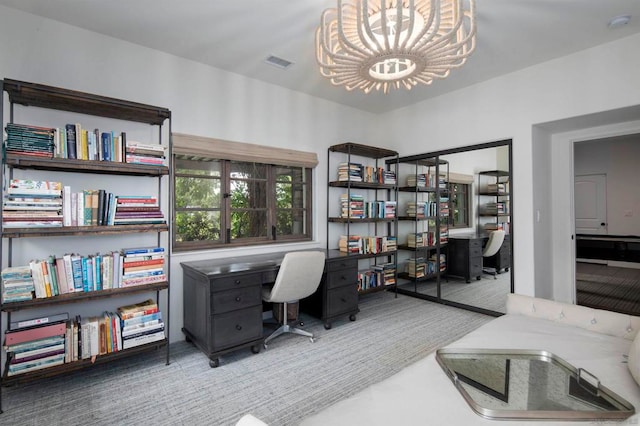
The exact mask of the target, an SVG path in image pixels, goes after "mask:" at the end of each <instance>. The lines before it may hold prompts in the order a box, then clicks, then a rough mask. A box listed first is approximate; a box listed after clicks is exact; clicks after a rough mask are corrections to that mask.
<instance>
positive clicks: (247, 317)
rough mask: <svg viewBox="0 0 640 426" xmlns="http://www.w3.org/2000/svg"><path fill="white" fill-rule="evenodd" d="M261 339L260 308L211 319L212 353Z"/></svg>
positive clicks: (229, 313) (242, 310)
mask: <svg viewBox="0 0 640 426" xmlns="http://www.w3.org/2000/svg"><path fill="white" fill-rule="evenodd" d="M260 337H262V306H254V307H252V308H248V309H241V310H238V311H233V312H228V313H226V314H222V315H213V316H212V317H211V341H210V342H209V343H210V348H211V349H212V351H218V350H221V349H225V348H229V347H232V346H235V345H240V344H243V343H245V342H249V341H251V340H255V339H259V338H260Z"/></svg>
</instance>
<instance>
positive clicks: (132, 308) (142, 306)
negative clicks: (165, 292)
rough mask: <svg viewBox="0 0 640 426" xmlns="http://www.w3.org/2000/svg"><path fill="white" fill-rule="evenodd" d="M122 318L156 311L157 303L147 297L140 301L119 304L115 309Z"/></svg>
mask: <svg viewBox="0 0 640 426" xmlns="http://www.w3.org/2000/svg"><path fill="white" fill-rule="evenodd" d="M117 311H118V314H119V315H120V318H121V319H123V320H126V319H129V318H133V317H139V316H143V315H147V314H153V313H156V312H158V304H157V303H156V302H154V300H153V299H147V300H145V301H143V302H140V303H135V304H132V305H125V306H121V307H119V308H118V309H117Z"/></svg>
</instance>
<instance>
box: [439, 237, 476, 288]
mask: <svg viewBox="0 0 640 426" xmlns="http://www.w3.org/2000/svg"><path fill="white" fill-rule="evenodd" d="M448 268H449V269H448V271H447V274H448V275H455V276H458V277H463V278H464V279H465V280H466V282H467V283H470V282H471V279H472V278H475V279H476V280H479V279H480V277H481V276H482V238H477V237H458V236H456V237H452V236H450V237H449V260H448Z"/></svg>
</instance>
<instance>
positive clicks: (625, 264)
mask: <svg viewBox="0 0 640 426" xmlns="http://www.w3.org/2000/svg"><path fill="white" fill-rule="evenodd" d="M607 265H608V266H615V267H617V268H631V269H640V263H637V262H621V261H619V260H610V261H609V262H608V263H607Z"/></svg>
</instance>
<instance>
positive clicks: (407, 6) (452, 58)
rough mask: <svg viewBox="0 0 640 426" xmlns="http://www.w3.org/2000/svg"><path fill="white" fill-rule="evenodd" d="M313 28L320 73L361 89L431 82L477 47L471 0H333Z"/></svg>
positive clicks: (455, 66)
mask: <svg viewBox="0 0 640 426" xmlns="http://www.w3.org/2000/svg"><path fill="white" fill-rule="evenodd" d="M337 1H338V5H337V8H335V9H327V10H325V11H324V12H323V13H322V17H321V21H320V26H319V27H318V29H317V31H316V56H317V61H318V64H319V66H320V73H321V74H322V75H323V76H324V77H326V78H328V79H329V80H330V81H331V83H332V84H334V85H336V86H345V88H346V89H347V90H354V89H360V90H362V91H364V92H365V93H369V92H371V91H372V90H382V91H383V92H384V93H387V92H388V91H389V89H390V88H396V89H398V88H400V87H404V88H406V89H411V88H412V87H413V86H415V85H417V84H418V83H423V84H431V83H432V82H433V80H434V79H437V78H446V77H447V76H448V75H449V73H450V71H451V69H454V68H458V67H461V66H462V65H463V64H464V63H465V62H466V60H467V58H468V57H469V55H470V54H471V53H472V52H473V50H474V49H475V34H476V26H475V0H466V1H465V0H404V1H402V0H337Z"/></svg>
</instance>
